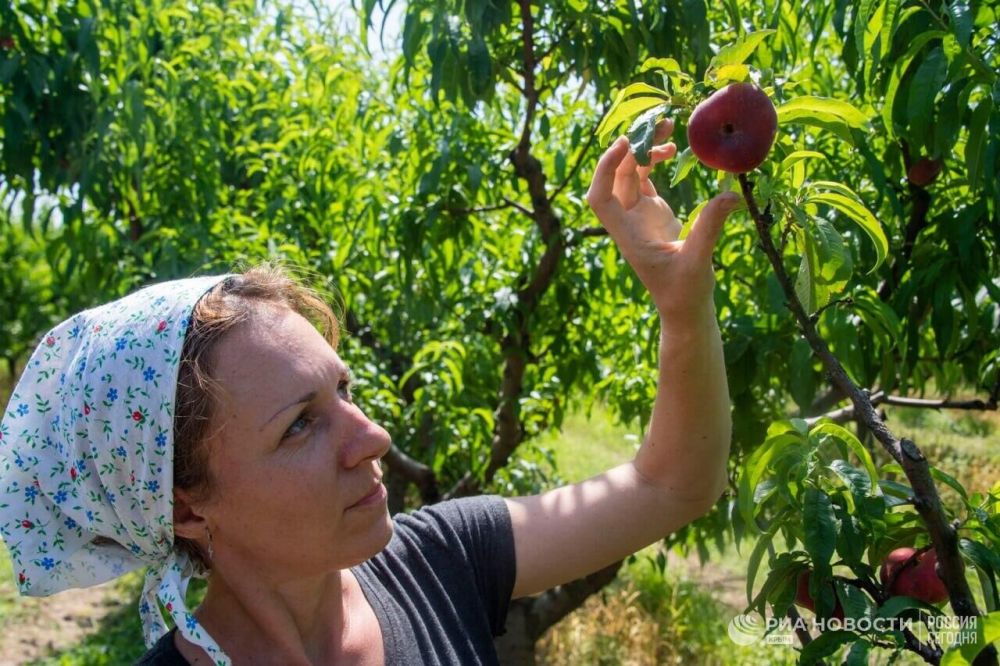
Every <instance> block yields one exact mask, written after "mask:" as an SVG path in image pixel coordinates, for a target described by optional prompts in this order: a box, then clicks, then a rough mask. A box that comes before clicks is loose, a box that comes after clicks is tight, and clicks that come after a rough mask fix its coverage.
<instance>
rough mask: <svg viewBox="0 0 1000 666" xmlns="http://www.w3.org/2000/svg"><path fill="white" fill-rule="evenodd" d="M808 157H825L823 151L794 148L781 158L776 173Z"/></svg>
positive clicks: (808, 158)
mask: <svg viewBox="0 0 1000 666" xmlns="http://www.w3.org/2000/svg"><path fill="white" fill-rule="evenodd" d="M810 159H823V160H825V159H826V155H824V154H823V153H819V152H816V151H815V150H796V151H794V152H791V153H789V154H788V156H787V157H785V159H783V160H781V164H779V165H778V173H779V174H780V173H783V172H784V171H785V169H790V168H791V167H792V166H794V165H796V164H798V163H799V162H802V161H803V160H810Z"/></svg>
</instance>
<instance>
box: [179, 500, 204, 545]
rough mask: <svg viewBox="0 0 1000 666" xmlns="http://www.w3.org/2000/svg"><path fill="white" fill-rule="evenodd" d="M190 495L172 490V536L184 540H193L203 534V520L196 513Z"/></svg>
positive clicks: (196, 510)
mask: <svg viewBox="0 0 1000 666" xmlns="http://www.w3.org/2000/svg"><path fill="white" fill-rule="evenodd" d="M196 504H198V503H197V502H194V500H193V498H192V496H191V493H190V492H189V491H187V490H183V489H181V488H174V534H175V535H176V536H179V537H184V538H185V539H195V540H197V539H198V538H199V537H201V536H203V535H204V534H205V518H204V517H203V516H202V515H201V514H200V513H199V512H198V509H197V508H195V505H196Z"/></svg>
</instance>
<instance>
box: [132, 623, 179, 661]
mask: <svg viewBox="0 0 1000 666" xmlns="http://www.w3.org/2000/svg"><path fill="white" fill-rule="evenodd" d="M176 631H177V630H176V629H173V630H171V631H169V632H167V633H166V634H164V635H163V636H161V637H160V640H158V641H156V644H155V645H153V647H151V648H149V650H148V651H147V652H146V654H144V655H142V657H141V658H140V659H139V660H138V661H137V662H135V664H134V665H133V666H189V664H188V661H187V659H185V658H184V656H183V655H182V654H181V653H180V651H179V650H178V649H177V646H176V645H175V644H174V632H176Z"/></svg>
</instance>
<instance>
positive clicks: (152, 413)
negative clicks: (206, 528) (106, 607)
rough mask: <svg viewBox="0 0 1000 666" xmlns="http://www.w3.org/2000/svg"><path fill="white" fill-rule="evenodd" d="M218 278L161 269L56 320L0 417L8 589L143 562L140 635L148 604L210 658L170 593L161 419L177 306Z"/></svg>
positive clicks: (153, 625) (179, 568)
mask: <svg viewBox="0 0 1000 666" xmlns="http://www.w3.org/2000/svg"><path fill="white" fill-rule="evenodd" d="M225 277H226V276H213V277H202V278H192V279H188V280H176V281H173V282H164V283H161V284H157V285H154V286H151V287H147V288H145V289H142V290H140V291H137V292H135V293H133V294H131V295H129V296H126V297H125V298H122V299H120V300H117V301H114V302H112V303H108V304H107V305H104V306H101V307H98V308H94V309H92V310H87V311H85V312H81V313H80V314H78V315H76V316H74V317H72V318H70V319H68V320H67V321H64V322H63V323H61V324H59V325H58V326H56V327H55V328H54V329H53V330H52V331H51V332H49V333H48V334H47V335H46V336H45V337H44V338H43V339H42V342H41V344H40V345H39V346H38V348H37V349H36V350H35V353H34V354H32V356H31V359H30V360H29V361H28V365H27V367H26V368H25V369H24V373H23V374H22V376H21V379H20V380H19V381H18V383H17V386H16V387H15V389H14V393H13V395H12V396H11V399H10V404H9V405H8V406H7V410H6V412H5V413H4V416H3V421H2V422H0V537H2V538H3V540H4V542H5V543H6V544H7V548H8V550H9V551H10V556H11V559H12V560H13V563H14V575H15V577H16V579H17V584H18V588H19V589H20V591H21V594H23V595H30V596H44V595H49V594H54V593H56V592H61V591H63V590H67V589H70V588H78V587H88V586H90V585H97V584H98V583H103V582H105V581H108V580H111V579H113V578H116V577H118V576H121V575H122V574H124V573H127V572H129V571H132V570H134V569H138V568H140V567H143V566H147V565H148V566H149V567H150V568H149V570H148V571H147V573H146V580H145V585H144V587H143V591H142V598H141V600H140V604H139V612H140V615H141V617H142V626H143V633H144V636H145V640H146V645H147V646H152V645H153V643H155V642H156V640H157V639H158V638H159V637H160V636H162V635H163V634H164V633H166V632H167V630H168V629H167V626H166V623H165V622H164V618H163V614H162V612H161V610H160V608H159V606H158V604H162V605H163V608H164V609H165V610H166V611H167V612H168V613H169V614H170V616H171V617H172V618H173V620H174V622H175V623H176V625H177V628H178V631H180V632H181V634H182V635H183V636H184V637H185V638H187V639H188V640H189V641H191V642H192V643H194V644H196V645H199V646H201V647H202V648H204V649H205V650H206V651H207V652H208V654H209V655H210V656H211V657H212V659H213V660H214V662H215V663H216V664H218V665H219V666H223V665H227V664H229V663H230V661H229V658H228V657H227V656H226V655H225V653H224V652H222V650H221V649H220V648H219V646H218V645H217V644H216V643H215V641H214V640H212V638H211V637H210V636H209V635H208V634H207V633H206V632H205V631H204V630H203V629H202V627H201V625H199V624H198V622H197V620H195V618H194V616H193V615H192V614H191V613H190V612H188V610H187V608H186V606H185V604H184V595H185V593H186V591H187V586H188V583H189V582H190V580H191V577H192V576H194V575H198V572H196V570H195V567H194V565H193V563H192V562H191V560H190V558H188V556H187V555H186V554H184V553H183V552H181V551H179V550H176V549H175V548H174V530H173V487H174V484H173V459H174V455H173V454H174V427H173V418H174V401H175V396H176V392H177V373H178V362H179V360H180V356H181V352H182V349H183V347H184V336H185V334H186V332H187V329H188V324H189V322H190V317H191V312H192V310H193V309H194V306H195V304H196V303H197V302H198V299H199V298H200V297H201V296H202V295H204V294H205V292H207V291H208V290H209V289H211V288H212V287H213V286H215V285H216V284H217V283H218V282H219V281H220V280H222V279H224V278H225ZM95 539H96V541H95Z"/></svg>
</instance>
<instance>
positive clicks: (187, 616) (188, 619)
mask: <svg viewBox="0 0 1000 666" xmlns="http://www.w3.org/2000/svg"><path fill="white" fill-rule="evenodd" d="M184 624H185V625H187V630H188V631H194V628H195V627H196V626H198V623H197V622H195V620H194V615H191V613H184Z"/></svg>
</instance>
